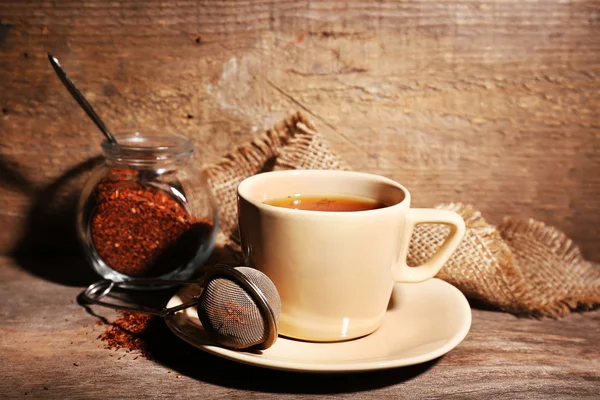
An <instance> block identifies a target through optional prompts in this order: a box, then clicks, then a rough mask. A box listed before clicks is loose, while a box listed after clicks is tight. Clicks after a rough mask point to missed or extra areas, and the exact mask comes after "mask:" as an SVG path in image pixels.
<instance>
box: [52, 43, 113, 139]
mask: <svg viewBox="0 0 600 400" xmlns="http://www.w3.org/2000/svg"><path fill="white" fill-rule="evenodd" d="M48 60H50V64H51V65H52V68H54V71H55V72H56V75H58V77H59V78H60V80H61V82H62V83H63V84H64V85H65V87H66V88H67V90H68V91H69V93H71V96H73V98H74V99H75V100H76V101H77V103H79V105H80V106H81V108H83V111H85V112H86V114H87V115H88V116H89V117H90V118H91V119H92V121H94V123H95V124H96V126H97V127H98V128H99V129H100V130H101V131H102V133H104V136H106V139H108V141H109V142H110V143H114V144H116V143H117V140H116V139H115V137H114V136H113V134H112V133H110V131H109V130H108V128H107V127H106V125H104V122H102V120H101V119H100V117H99V116H98V114H96V112H95V111H94V109H93V108H92V106H91V105H90V103H88V101H87V100H86V99H85V97H83V94H81V92H80V91H79V89H77V86H75V84H74V83H73V81H72V80H71V78H69V76H68V75H67V73H66V72H65V71H64V70H63V69H62V68H61V66H60V63H59V62H58V60H57V59H56V57H54V56H53V55H52V54H50V53H48Z"/></svg>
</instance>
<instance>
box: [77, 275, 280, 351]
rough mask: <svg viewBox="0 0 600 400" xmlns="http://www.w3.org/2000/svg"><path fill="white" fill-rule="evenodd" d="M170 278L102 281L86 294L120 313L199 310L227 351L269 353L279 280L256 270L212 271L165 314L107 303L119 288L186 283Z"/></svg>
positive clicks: (210, 332) (274, 336)
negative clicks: (188, 296)
mask: <svg viewBox="0 0 600 400" xmlns="http://www.w3.org/2000/svg"><path fill="white" fill-rule="evenodd" d="M182 283H192V282H182V281H175V280H164V279H136V280H133V281H127V282H113V281H110V280H102V281H99V282H96V283H93V284H92V285H90V286H88V288H87V289H86V290H85V291H84V292H83V294H82V295H83V297H84V299H86V300H87V301H89V302H90V303H93V304H98V305H101V306H104V307H110V308H114V309H119V310H127V311H133V312H141V313H145V314H151V315H157V316H160V317H166V316H168V315H172V314H175V313H176V312H178V311H181V310H183V309H186V308H189V307H193V306H196V307H197V311H198V318H199V319H200V321H201V322H202V326H203V327H204V329H205V331H206V332H207V333H208V335H209V336H210V338H211V339H212V340H213V341H214V342H215V343H216V344H219V345H221V346H223V347H226V348H229V349H234V350H242V349H247V348H249V347H254V348H256V349H259V350H264V349H267V348H269V347H271V346H272V345H273V343H275V340H276V339H277V322H278V320H279V314H280V312H281V300H280V298H279V293H278V292H277V289H276V288H275V285H274V284H273V282H272V281H271V280H270V279H269V278H268V277H267V276H266V275H265V274H263V273H262V272H260V271H258V270H256V269H254V268H250V267H223V266H215V267H207V268H205V275H204V276H203V278H202V280H201V281H200V282H199V283H200V284H201V286H202V287H203V288H204V289H203V290H202V293H201V294H200V295H198V296H194V297H193V298H192V300H190V301H188V302H185V303H183V304H180V305H178V306H175V307H171V308H163V309H161V310H157V309H151V308H146V307H143V306H129V305H123V304H116V303H111V302H106V301H102V300H101V299H102V298H103V297H105V296H106V295H108V294H109V293H110V292H111V291H112V290H113V289H115V288H118V287H121V286H127V287H132V286H135V285H143V286H148V285H165V284H182Z"/></svg>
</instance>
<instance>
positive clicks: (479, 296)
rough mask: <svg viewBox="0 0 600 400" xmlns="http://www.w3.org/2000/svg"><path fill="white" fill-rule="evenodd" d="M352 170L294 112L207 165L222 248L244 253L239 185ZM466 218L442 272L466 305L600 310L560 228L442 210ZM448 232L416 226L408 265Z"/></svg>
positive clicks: (458, 207) (462, 208) (590, 276)
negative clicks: (270, 174)
mask: <svg viewBox="0 0 600 400" xmlns="http://www.w3.org/2000/svg"><path fill="white" fill-rule="evenodd" d="M281 169H350V168H349V166H348V165H347V164H346V163H345V162H344V161H343V160H341V159H340V158H339V157H338V156H336V155H335V154H334V153H333V152H332V151H331V149H330V148H329V147H328V145H327V144H326V143H325V141H324V140H323V138H322V137H321V136H320V134H319V133H318V132H317V131H316V128H315V127H314V126H313V125H312V123H311V122H310V121H309V120H308V118H307V117H306V116H304V115H303V114H302V113H297V114H293V115H291V116H290V117H288V118H287V119H286V120H284V121H281V122H280V123H278V124H277V125H276V126H275V127H273V128H272V129H270V130H268V131H267V132H265V133H264V134H263V135H261V136H260V137H258V138H256V139H255V140H253V141H251V142H249V143H247V144H244V145H242V146H240V147H238V148H237V149H235V150H234V151H232V152H231V153H230V154H227V155H226V156H225V157H223V159H222V161H221V162H219V163H218V164H215V165H210V166H208V167H206V171H207V173H208V176H209V181H210V184H211V187H212V189H213V192H214V195H215V197H216V201H217V205H218V209H219V215H220V221H221V231H220V234H219V241H220V242H221V244H223V245H225V246H226V247H228V248H230V249H232V250H233V251H235V252H239V237H238V231H237V197H236V196H237V194H236V188H237V186H238V184H239V183H240V182H241V181H242V180H243V179H245V178H247V177H249V176H251V175H254V174H257V173H259V172H263V171H269V170H281ZM437 207H438V208H445V209H449V210H454V211H456V212H458V213H459V214H460V215H462V217H463V218H464V220H465V222H466V225H467V232H466V235H465V238H464V239H463V241H462V243H461V245H460V246H459V248H458V250H457V251H456V253H455V254H454V255H453V256H452V258H451V259H450V260H449V261H448V263H446V265H445V266H444V267H443V268H442V269H441V271H440V272H439V273H438V275H437V277H438V278H441V279H443V280H445V281H447V282H449V283H451V284H453V285H454V286H456V287H457V288H459V289H460V290H461V291H462V292H463V293H464V294H465V296H467V297H468V298H469V299H471V300H474V301H478V302H482V303H484V304H486V305H489V306H492V307H495V308H498V309H500V310H503V311H507V312H511V313H514V314H519V315H529V316H535V317H542V316H549V317H555V318H556V317H560V316H564V315H566V314H568V313H570V312H571V311H575V310H586V309H592V308H596V307H598V306H599V305H600V267H599V266H597V265H595V264H592V263H590V262H588V261H586V260H584V259H583V257H582V256H581V253H580V251H579V249H578V248H577V246H576V245H574V244H573V242H572V241H571V240H570V239H569V238H568V237H566V236H565V235H564V234H563V233H562V232H560V231H558V230H557V229H555V228H553V227H550V226H546V225H545V224H544V223H543V222H539V221H535V220H533V219H528V220H521V219H514V218H509V217H507V218H505V219H504V221H503V223H502V224H501V225H500V226H498V227H495V226H492V225H490V224H488V223H486V221H485V219H484V218H483V217H482V215H481V213H480V212H479V211H477V210H476V209H475V208H474V207H472V206H470V205H463V204H441V205H438V206H437ZM446 233H447V228H446V227H444V226H440V225H419V226H417V228H416V229H415V232H414V234H413V237H412V240H411V244H410V250H409V255H408V263H409V265H419V264H421V263H423V262H424V261H425V260H427V259H428V258H429V257H430V256H431V255H432V254H433V252H434V251H435V250H436V249H437V248H438V247H439V246H440V245H441V243H442V242H443V240H444V239H445V237H446Z"/></svg>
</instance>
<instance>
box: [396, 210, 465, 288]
mask: <svg viewBox="0 0 600 400" xmlns="http://www.w3.org/2000/svg"><path fill="white" fill-rule="evenodd" d="M418 224H443V225H448V226H449V227H450V234H449V235H448V237H447V238H446V240H445V241H444V243H442V246H441V247H440V248H439V249H438V251H436V253H435V254H434V255H433V256H432V257H431V258H430V259H429V260H427V261H426V262H425V263H424V264H421V265H419V266H417V267H409V266H408V264H407V263H406V257H407V256H408V246H409V244H410V238H411V237H412V233H413V230H414V228H415V226H416V225H418ZM464 235H465V221H464V220H463V219H462V217H461V216H460V215H459V214H457V213H455V212H454V211H450V210H440V209H435V208H411V209H410V210H409V212H408V215H407V220H406V232H405V238H406V239H405V241H404V242H403V243H402V247H401V249H400V255H399V258H398V264H397V266H396V268H395V269H394V279H395V280H396V282H422V281H426V280H427V279H429V278H433V277H434V276H435V274H437V273H438V272H439V270H440V269H441V268H442V266H443V265H444V264H445V263H446V261H448V259H449V258H450V256H452V253H454V251H455V250H456V249H457V247H458V245H459V244H460V241H461V240H462V238H463V236H464Z"/></svg>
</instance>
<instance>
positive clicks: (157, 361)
mask: <svg viewBox="0 0 600 400" xmlns="http://www.w3.org/2000/svg"><path fill="white" fill-rule="evenodd" d="M93 279H95V277H94V276H93V275H91V274H90V272H89V269H88V267H86V266H85V264H83V263H81V262H79V261H77V260H71V259H49V258H46V259H44V260H34V259H19V260H18V261H16V260H13V259H10V258H8V257H0V293H2V295H1V297H0V360H2V362H0V398H53V399H63V398H96V399H98V398H111V399H113V398H164V397H169V398H172V397H177V398H191V397H196V398H227V399H230V398H274V399H279V398H311V399H314V398H322V397H325V396H330V395H336V396H338V397H339V398H356V399H372V398H373V399H374V398H491V397H494V398H496V397H499V398H510V399H517V398H527V399H532V398H560V399H568V398H577V399H581V398H598V394H599V393H600V340H599V339H600V311H593V312H587V313H581V314H574V315H571V316H569V317H566V318H564V319H561V320H549V319H545V320H534V319H523V318H517V317H514V316H512V315H510V314H505V313H500V312H495V311H490V310H482V309H473V325H472V327H471V331H470V333H469V334H468V336H467V338H466V339H465V340H464V341H463V342H462V343H461V344H460V345H459V346H458V347H456V348H455V349H454V350H452V351H451V352H450V353H448V354H447V355H445V356H443V357H441V358H439V359H436V360H434V361H431V362H428V363H425V364H422V365H417V366H413V367H405V368H396V369H391V370H386V371H378V372H368V373H358V374H334V375H311V374H299V373H290V372H280V371H272V370H267V369H262V368H257V367H250V366H246V365H241V364H236V363H234V362H231V361H226V360H223V359H219V358H217V357H215V356H212V355H209V354H205V353H203V352H202V351H200V350H197V349H196V348H194V347H191V346H190V345H188V344H186V343H184V342H183V341H181V340H179V339H178V338H177V337H175V336H174V335H173V334H172V333H171V332H170V331H169V330H168V328H167V327H166V326H164V324H162V325H161V326H159V327H157V338H156V340H155V341H154V342H153V343H152V347H151V348H152V351H151V355H152V359H150V360H149V359H146V358H143V357H137V358H136V356H137V355H136V354H132V353H130V354H128V353H126V352H125V350H122V349H121V350H118V351H116V352H115V351H110V350H107V349H105V348H104V345H103V342H101V341H100V340H98V339H97V336H98V335H99V334H100V333H101V332H103V331H104V326H98V325H97V324H96V322H97V321H98V317H97V316H93V315H91V314H89V313H88V312H86V310H85V309H84V308H82V307H81V306H79V305H78V303H77V300H76V299H77V295H78V294H79V293H80V292H81V290H82V288H83V287H84V286H85V284H87V283H90V282H92V280H93ZM94 311H95V312H96V313H97V314H98V315H99V316H104V317H106V318H108V319H109V320H110V319H111V318H114V315H115V314H114V313H112V312H111V311H107V310H106V309H101V308H96V309H94Z"/></svg>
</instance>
